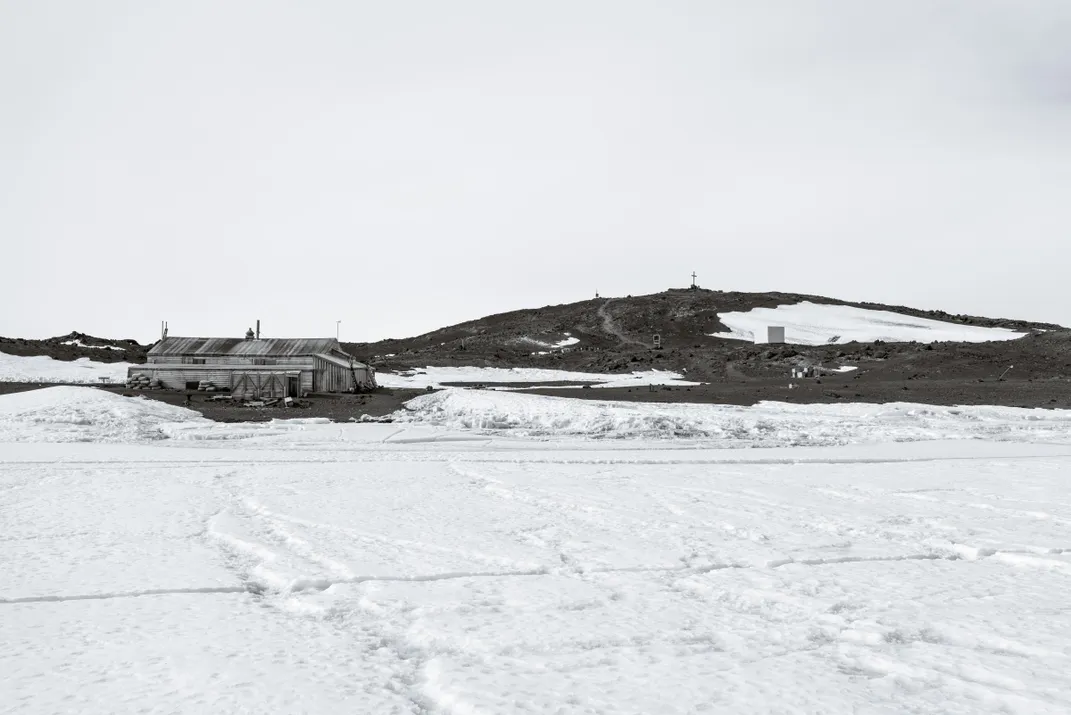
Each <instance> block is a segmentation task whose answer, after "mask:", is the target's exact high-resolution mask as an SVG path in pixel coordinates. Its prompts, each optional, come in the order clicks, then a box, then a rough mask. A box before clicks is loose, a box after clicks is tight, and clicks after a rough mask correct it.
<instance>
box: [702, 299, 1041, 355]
mask: <svg viewBox="0 0 1071 715" xmlns="http://www.w3.org/2000/svg"><path fill="white" fill-rule="evenodd" d="M718 319H719V320H720V321H721V322H722V324H723V325H725V327H727V328H729V332H727V333H715V334H714V337H718V338H732V339H736V340H748V341H751V342H766V328H767V327H769V326H783V327H784V328H785V342H788V343H794V344H797V345H826V344H829V343H849V342H852V341H857V342H873V341H875V340H884V341H886V342H904V343H906V342H912V341H917V342H922V343H932V342H941V341H957V342H965V343H982V342H986V341H990V340H1015V339H1016V338H1021V337H1023V335H1025V333H1017V332H1015V331H1012V330H1008V329H1006V328H980V327H975V326H970V325H960V324H959V323H948V322H944V321H941V320H931V319H929V318H916V317H913V316H910V315H901V314H900V313H893V312H890V311H887V310H869V309H866V308H854V307H852V306H848V305H821V304H818V303H811V302H809V301H804V302H802V303H794V304H791V305H779V306H777V307H776V308H753V309H751V310H749V311H746V312H735V313H719V314H718Z"/></svg>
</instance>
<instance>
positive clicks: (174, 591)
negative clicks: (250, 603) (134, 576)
mask: <svg viewBox="0 0 1071 715" xmlns="http://www.w3.org/2000/svg"><path fill="white" fill-rule="evenodd" d="M255 591H256V589H255V588H253V587H251V586H206V587H204V588H149V589H145V590H143V591H121V592H118V593H87V594H77V595H63V596H24V597H21V598H0V604H2V605H7V604H15V603H66V602H68V601H108V600H111V599H113V598H140V597H142V596H172V595H185V594H205V593H254V592H255Z"/></svg>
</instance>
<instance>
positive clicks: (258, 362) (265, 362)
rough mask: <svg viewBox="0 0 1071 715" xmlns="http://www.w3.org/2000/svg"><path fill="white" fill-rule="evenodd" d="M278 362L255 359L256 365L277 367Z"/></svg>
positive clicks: (268, 359) (269, 359)
mask: <svg viewBox="0 0 1071 715" xmlns="http://www.w3.org/2000/svg"><path fill="white" fill-rule="evenodd" d="M277 362H278V361H276V360H273V359H271V358H253V364H254V365H275V364H276V363H277Z"/></svg>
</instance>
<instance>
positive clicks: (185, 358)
mask: <svg viewBox="0 0 1071 715" xmlns="http://www.w3.org/2000/svg"><path fill="white" fill-rule="evenodd" d="M129 374H130V375H132V376H133V375H135V374H141V375H148V376H149V378H150V379H155V380H159V382H160V384H161V385H162V386H163V387H166V388H170V389H173V390H197V389H204V386H205V385H211V386H212V387H214V388H215V389H218V390H227V391H230V392H231V394H233V395H234V396H235V397H240V398H270V397H299V396H301V395H304V394H307V393H312V392H360V391H365V390H374V389H375V388H376V376H375V370H374V369H373V368H371V367H369V366H368V365H365V364H364V363H361V362H358V361H357V359H356V358H354V357H353V356H352V355H349V354H347V353H346V352H344V351H343V350H342V346H341V345H339V342H338V340H336V339H334V338H252V337H247V338H245V339H242V338H182V337H165V338H163V339H161V340H160V342H158V343H156V345H154V346H153V347H152V348H151V349H150V350H149V353H148V356H147V362H146V363H145V364H144V365H135V366H132V367H131V368H130V369H129Z"/></svg>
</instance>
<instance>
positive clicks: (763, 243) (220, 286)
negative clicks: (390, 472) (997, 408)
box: [0, 0, 1071, 342]
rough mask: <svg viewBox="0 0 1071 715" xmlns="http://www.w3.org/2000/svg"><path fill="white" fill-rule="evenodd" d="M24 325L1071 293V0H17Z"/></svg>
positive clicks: (994, 306) (3, 172) (212, 325)
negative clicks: (693, 295) (723, 298)
mask: <svg viewBox="0 0 1071 715" xmlns="http://www.w3.org/2000/svg"><path fill="white" fill-rule="evenodd" d="M0 236H2V240H3V249H4V250H3V253H2V257H0V261H2V262H3V264H4V271H3V273H2V275H3V278H2V281H0V335H6V336H19V337H47V336H50V335H57V334H62V333H66V332H68V331H70V330H80V331H83V332H89V333H93V334H97V335H102V336H108V337H133V338H136V339H139V340H142V341H143V342H144V341H149V340H152V339H154V338H155V337H156V336H157V334H158V330H159V321H160V320H162V319H167V320H168V321H169V322H170V326H171V333H172V334H173V335H240V334H241V333H242V332H243V331H244V330H245V328H247V327H248V326H250V325H251V324H252V323H253V321H254V320H255V319H256V318H260V319H262V321H263V323H264V333H265V335H268V336H273V337H275V336H280V337H281V336H321V335H333V334H334V332H335V327H336V324H335V321H336V320H342V325H341V334H342V338H343V339H344V340H375V339H380V338H386V337H404V336H408V335H413V334H417V333H421V332H425V331H428V330H432V329H434V328H437V327H441V326H444V325H447V324H451V323H455V322H460V321H462V320H467V319H471V318H477V317H480V316H483V315H486V314H489V313H496V312H502V311H506V310H513V309H517V308H528V307H538V306H542V305H547V304H555V303H564V302H571V301H575V300H582V299H586V298H589V297H593V296H594V293H595V291H596V290H598V291H599V292H600V293H601V294H602V295H625V294H641V293H651V292H657V291H660V290H664V289H666V288H669V287H683V286H686V285H687V284H688V282H689V278H688V275H689V274H690V273H691V272H692V271H693V270H694V271H696V272H697V273H698V274H699V283H700V284H701V285H702V286H704V287H707V288H720V289H725V290H750V291H765V290H780V291H795V292H807V293H817V294H823V295H828V296H833V297H839V298H844V299H851V300H873V301H880V302H888V303H897V304H907V305H912V306H915V307H920V308H942V309H945V310H949V311H951V312H971V313H976V314H983V315H993V316H1004V317H1020V318H1027V319H1034V320H1046V321H1054V322H1060V323H1063V324H1067V325H1071V294H1069V290H1068V286H1069V284H1071V2H1069V1H1068V0H958V1H952V0H946V1H942V0H895V1H894V0H881V1H880V2H879V1H876V0H780V1H775V0H746V1H744V0H733V1H731V2H730V1H729V0H692V1H669V0H650V1H648V2H632V1H627V0H606V1H594V0H586V1H585V0H569V1H567V2H566V1H558V0H538V1H532V2H521V1H516V2H509V1H504V0H486V1H483V2H477V1H471V0H453V1H451V2H441V1H440V0H411V1H408V2H407V1H405V0H397V1H391V2H383V1H377V2H363V1H360V0H348V1H343V0H338V1H327V0H303V1H302V2H296V1H287V2H272V1H268V0H255V1H251V2H220V1H218V0H212V1H211V2H209V1H198V0H193V1H191V0H183V1H182V2H179V1H177V0H176V1H175V2H144V1H142V0H132V1H131V2H108V1H105V0H99V1H96V2H81V1H72V2H50V1H48V0H34V1H33V2H25V1H23V0H0Z"/></svg>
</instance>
